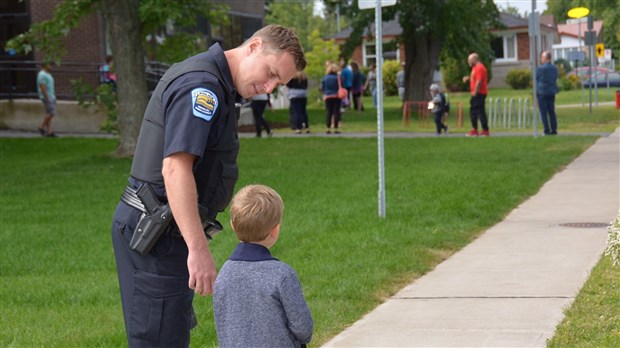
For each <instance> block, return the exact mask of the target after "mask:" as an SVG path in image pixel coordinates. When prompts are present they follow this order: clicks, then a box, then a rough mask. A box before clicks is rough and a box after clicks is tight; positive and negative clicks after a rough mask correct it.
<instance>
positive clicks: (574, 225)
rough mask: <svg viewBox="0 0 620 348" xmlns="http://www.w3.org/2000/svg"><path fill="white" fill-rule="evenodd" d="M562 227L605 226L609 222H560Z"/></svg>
mask: <svg viewBox="0 0 620 348" xmlns="http://www.w3.org/2000/svg"><path fill="white" fill-rule="evenodd" d="M560 226H562V227H576V228H599V227H607V226H609V224H606V223H603V222H569V223H565V224H560Z"/></svg>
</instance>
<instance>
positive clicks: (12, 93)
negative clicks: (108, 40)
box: [0, 60, 169, 100]
mask: <svg viewBox="0 0 620 348" xmlns="http://www.w3.org/2000/svg"><path fill="white" fill-rule="evenodd" d="M42 63H43V62H41V61H12V60H0V99H24V98H35V99H36V98H38V93H37V85H36V80H37V73H38V71H39V70H40V69H41V67H42V65H43V64H42ZM99 66H100V64H97V63H81V62H62V63H61V64H60V65H57V66H54V67H53V68H52V72H51V73H52V75H53V76H54V82H55V86H54V87H55V89H56V98H58V99H60V100H75V97H74V95H73V91H72V88H71V81H72V80H78V79H82V80H84V81H85V82H86V83H88V84H90V85H92V86H97V85H98V84H99ZM168 67H169V65H167V64H164V63H160V62H147V64H146V68H145V73H146V82H147V88H148V91H149V95H150V94H151V93H152V91H154V90H155V87H156V86H157V83H158V82H159V79H160V78H161V77H162V76H163V74H164V73H165V72H166V70H167V69H168Z"/></svg>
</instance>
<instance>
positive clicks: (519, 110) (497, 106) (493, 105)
mask: <svg viewBox="0 0 620 348" xmlns="http://www.w3.org/2000/svg"><path fill="white" fill-rule="evenodd" d="M488 116H489V127H493V128H503V129H512V128H528V127H533V126H534V108H533V104H532V103H531V101H530V98H521V97H517V98H515V97H511V98H506V97H504V98H495V99H493V98H489V115H488Z"/></svg>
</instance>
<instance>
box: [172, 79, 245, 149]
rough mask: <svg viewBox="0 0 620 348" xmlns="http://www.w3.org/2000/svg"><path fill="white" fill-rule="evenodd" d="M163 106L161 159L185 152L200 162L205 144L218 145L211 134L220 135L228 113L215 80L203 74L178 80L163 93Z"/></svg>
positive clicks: (222, 94)
mask: <svg viewBox="0 0 620 348" xmlns="http://www.w3.org/2000/svg"><path fill="white" fill-rule="evenodd" d="M162 103H163V107H164V108H165V113H164V115H165V119H164V123H165V131H164V154H163V155H164V158H165V157H168V156H170V155H172V154H174V153H178V152H186V153H190V154H192V155H195V156H197V157H198V160H200V158H202V156H203V154H204V152H205V148H206V146H207V144H208V143H209V145H212V144H215V143H216V142H217V140H218V139H217V136H211V135H213V134H215V135H217V134H220V133H221V132H220V131H221V130H223V128H224V127H225V123H226V122H225V121H226V116H227V115H228V113H229V112H231V110H229V106H228V101H227V100H226V98H225V93H224V91H223V89H222V87H221V85H220V84H219V82H218V79H217V78H216V77H215V76H213V75H212V74H210V73H207V72H203V71H197V72H189V73H187V74H185V75H182V76H180V77H178V78H177V79H176V80H175V81H174V82H172V83H171V84H170V86H168V88H167V90H166V91H165V92H164V94H163V100H162ZM232 112H234V110H232Z"/></svg>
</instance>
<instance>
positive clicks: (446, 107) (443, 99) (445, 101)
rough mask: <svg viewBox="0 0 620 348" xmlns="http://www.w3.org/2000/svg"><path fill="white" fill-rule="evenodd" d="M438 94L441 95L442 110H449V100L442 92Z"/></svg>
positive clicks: (446, 111) (447, 111)
mask: <svg viewBox="0 0 620 348" xmlns="http://www.w3.org/2000/svg"><path fill="white" fill-rule="evenodd" d="M439 96H440V97H441V104H442V106H443V112H445V113H449V112H450V102H449V101H448V99H447V98H446V95H445V94H444V93H440V94H439Z"/></svg>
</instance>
